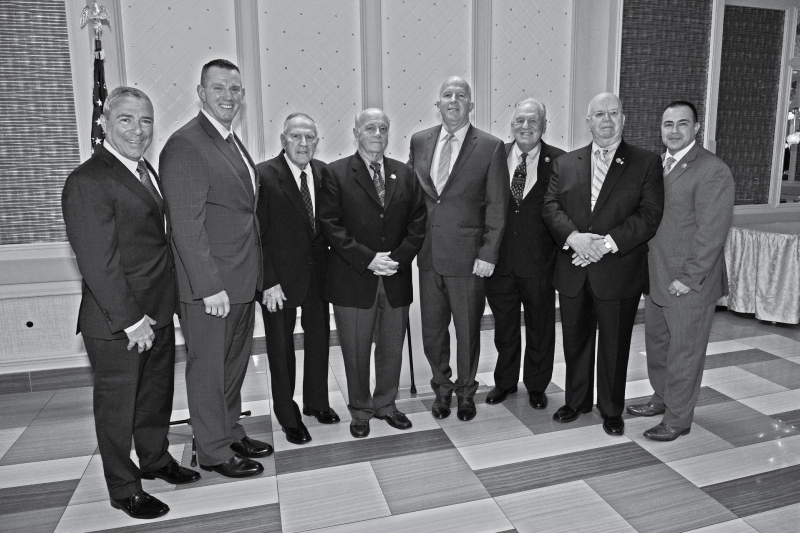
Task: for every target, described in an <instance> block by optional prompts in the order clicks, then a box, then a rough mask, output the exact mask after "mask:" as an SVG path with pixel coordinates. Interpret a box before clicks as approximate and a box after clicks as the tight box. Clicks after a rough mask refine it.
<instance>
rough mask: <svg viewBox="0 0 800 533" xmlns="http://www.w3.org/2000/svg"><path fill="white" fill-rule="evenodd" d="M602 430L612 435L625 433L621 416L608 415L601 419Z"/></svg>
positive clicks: (617, 435) (619, 435)
mask: <svg viewBox="0 0 800 533" xmlns="http://www.w3.org/2000/svg"><path fill="white" fill-rule="evenodd" d="M603 431H605V432H606V433H608V434H609V435H611V436H612V437H621V436H622V435H623V434H625V421H624V420H622V417H621V416H610V417H608V418H606V419H605V420H603Z"/></svg>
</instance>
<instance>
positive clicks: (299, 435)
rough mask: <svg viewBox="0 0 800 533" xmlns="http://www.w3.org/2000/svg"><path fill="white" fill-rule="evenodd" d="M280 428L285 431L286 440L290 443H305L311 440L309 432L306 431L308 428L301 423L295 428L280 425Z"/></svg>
mask: <svg viewBox="0 0 800 533" xmlns="http://www.w3.org/2000/svg"><path fill="white" fill-rule="evenodd" d="M281 429H282V430H283V432H284V433H286V440H288V441H289V442H291V443H292V444H306V443H307V442H311V434H310V433H309V432H308V428H306V427H305V426H303V425H301V426H299V427H296V428H285V427H283V426H281Z"/></svg>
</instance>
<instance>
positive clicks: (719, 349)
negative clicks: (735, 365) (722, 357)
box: [706, 341, 753, 355]
mask: <svg viewBox="0 0 800 533" xmlns="http://www.w3.org/2000/svg"><path fill="white" fill-rule="evenodd" d="M750 348H753V346H750V345H747V344H744V343H742V342H739V341H719V342H709V343H708V347H707V348H706V355H714V354H718V353H728V352H738V351H740V350H749V349H750Z"/></svg>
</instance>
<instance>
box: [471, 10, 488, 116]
mask: <svg viewBox="0 0 800 533" xmlns="http://www.w3.org/2000/svg"><path fill="white" fill-rule="evenodd" d="M472 78H473V83H472V102H473V103H474V104H475V111H474V119H475V122H474V125H475V127H477V128H478V129H481V130H483V131H489V130H491V128H492V1H491V0H472Z"/></svg>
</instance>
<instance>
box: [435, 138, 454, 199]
mask: <svg viewBox="0 0 800 533" xmlns="http://www.w3.org/2000/svg"><path fill="white" fill-rule="evenodd" d="M453 137H455V135H453V134H452V133H448V134H447V135H445V136H444V146H442V151H441V152H440V153H439V168H438V169H437V170H436V192H439V193H441V192H442V189H444V185H445V183H447V178H448V177H449V176H450V155H451V153H452V151H453V147H452V146H451V144H450V141H452V140H453Z"/></svg>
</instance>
